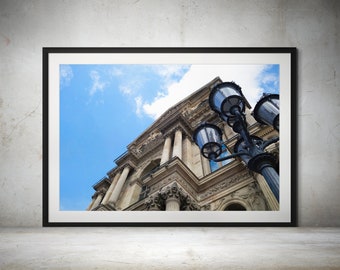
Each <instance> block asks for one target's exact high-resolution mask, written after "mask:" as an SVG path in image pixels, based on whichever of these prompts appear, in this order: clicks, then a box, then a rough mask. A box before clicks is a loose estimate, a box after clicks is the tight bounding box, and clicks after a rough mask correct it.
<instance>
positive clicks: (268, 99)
mask: <svg viewBox="0 0 340 270" xmlns="http://www.w3.org/2000/svg"><path fill="white" fill-rule="evenodd" d="M279 113H280V100H279V95H277V94H264V95H263V97H262V98H261V99H260V100H259V102H258V103H257V104H256V106H255V108H254V118H255V119H256V121H257V122H259V123H262V124H265V125H271V126H273V127H274V128H275V129H276V130H277V131H279V130H280V129H279V122H280V121H279V116H280V114H279Z"/></svg>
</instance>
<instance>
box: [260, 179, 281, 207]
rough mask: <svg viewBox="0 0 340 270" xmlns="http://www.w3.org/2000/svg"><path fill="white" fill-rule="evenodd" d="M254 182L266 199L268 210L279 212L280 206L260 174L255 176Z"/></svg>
mask: <svg viewBox="0 0 340 270" xmlns="http://www.w3.org/2000/svg"><path fill="white" fill-rule="evenodd" d="M256 180H257V182H258V183H259V186H260V188H261V190H262V192H263V194H264V196H265V197H266V199H267V202H268V204H269V207H270V210H274V211H278V210H280V205H279V203H278V201H277V200H276V198H275V196H274V194H273V192H272V191H271V189H270V187H269V186H268V184H267V181H266V179H264V177H263V176H262V175H261V174H257V175H256Z"/></svg>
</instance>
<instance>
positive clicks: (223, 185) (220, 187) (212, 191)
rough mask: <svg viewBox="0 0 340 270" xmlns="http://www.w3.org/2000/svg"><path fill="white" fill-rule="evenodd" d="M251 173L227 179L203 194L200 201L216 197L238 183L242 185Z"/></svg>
mask: <svg viewBox="0 0 340 270" xmlns="http://www.w3.org/2000/svg"><path fill="white" fill-rule="evenodd" d="M249 176H250V175H249V173H248V172H247V171H246V172H243V173H242V174H237V175H236V176H234V177H231V178H227V179H225V180H224V181H222V182H220V183H219V184H217V185H215V186H213V187H211V188H209V189H208V190H207V191H206V192H204V193H202V194H201V195H200V199H201V200H203V199H205V198H207V197H209V196H211V195H214V194H216V193H218V192H220V191H221V190H223V189H227V188H229V187H231V186H232V185H234V184H236V183H240V182H241V181H243V180H245V179H247V178H249Z"/></svg>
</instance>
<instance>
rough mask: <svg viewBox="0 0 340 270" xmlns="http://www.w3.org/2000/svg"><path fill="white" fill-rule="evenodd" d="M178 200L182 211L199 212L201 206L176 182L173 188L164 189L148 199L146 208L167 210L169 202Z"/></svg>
mask: <svg viewBox="0 0 340 270" xmlns="http://www.w3.org/2000/svg"><path fill="white" fill-rule="evenodd" d="M170 199H171V200H172V199H176V200H178V203H179V206H180V209H179V210H186V211H199V210H200V207H199V205H198V204H197V203H196V202H195V201H194V200H193V199H192V198H190V197H189V196H188V194H186V193H185V192H184V191H183V190H182V188H180V187H178V185H177V183H176V182H174V183H173V184H172V185H171V186H167V187H164V188H163V189H162V190H160V191H159V192H158V193H156V194H154V195H152V196H150V197H149V198H148V199H146V201H145V204H146V208H147V210H149V211H152V210H165V207H166V202H167V200H170Z"/></svg>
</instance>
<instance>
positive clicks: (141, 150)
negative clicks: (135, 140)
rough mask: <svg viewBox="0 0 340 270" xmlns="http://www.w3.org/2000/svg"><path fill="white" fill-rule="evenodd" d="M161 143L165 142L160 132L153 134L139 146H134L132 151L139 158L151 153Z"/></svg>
mask: <svg viewBox="0 0 340 270" xmlns="http://www.w3.org/2000/svg"><path fill="white" fill-rule="evenodd" d="M161 141H163V136H162V133H161V132H159V131H154V132H152V133H151V134H150V135H149V137H148V138H147V139H146V140H145V141H143V143H142V144H140V145H138V146H135V145H134V146H132V147H131V149H130V151H131V152H132V153H133V154H134V155H135V156H136V157H138V158H140V157H141V156H142V155H145V154H146V153H147V152H150V151H151V150H153V149H154V147H155V146H157V145H158V144H159V143H160V142H161Z"/></svg>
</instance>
